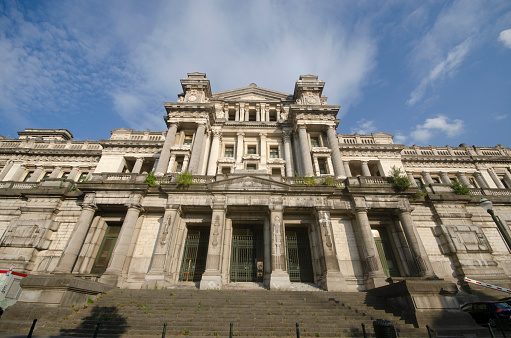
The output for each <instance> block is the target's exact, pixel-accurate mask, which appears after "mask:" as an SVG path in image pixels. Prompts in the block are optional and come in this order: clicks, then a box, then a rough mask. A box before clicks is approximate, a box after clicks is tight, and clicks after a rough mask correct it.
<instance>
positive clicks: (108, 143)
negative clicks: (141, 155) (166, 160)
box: [99, 140, 164, 152]
mask: <svg viewBox="0 0 511 338" xmlns="http://www.w3.org/2000/svg"><path fill="white" fill-rule="evenodd" d="M99 143H100V144H101V146H102V147H103V148H107V147H142V148H147V147H162V146H163V143H164V141H148V140H99ZM100 152H101V151H100Z"/></svg>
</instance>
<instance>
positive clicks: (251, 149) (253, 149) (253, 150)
mask: <svg viewBox="0 0 511 338" xmlns="http://www.w3.org/2000/svg"><path fill="white" fill-rule="evenodd" d="M247 154H248V155H255V154H257V147H256V146H247Z"/></svg>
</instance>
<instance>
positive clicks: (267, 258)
mask: <svg viewBox="0 0 511 338" xmlns="http://www.w3.org/2000/svg"><path fill="white" fill-rule="evenodd" d="M270 217H271V216H270ZM270 223H271V221H270V220H269V219H268V218H266V219H265V220H264V224H263V240H264V258H263V285H264V287H266V288H268V289H269V288H270V280H271V270H272V266H271V261H272V257H271V250H272V248H271V224H270Z"/></svg>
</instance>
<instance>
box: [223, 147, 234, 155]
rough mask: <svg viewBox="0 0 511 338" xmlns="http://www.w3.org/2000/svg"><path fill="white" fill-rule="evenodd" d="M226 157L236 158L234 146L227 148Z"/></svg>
mask: <svg viewBox="0 0 511 338" xmlns="http://www.w3.org/2000/svg"><path fill="white" fill-rule="evenodd" d="M224 157H234V146H225V153H224Z"/></svg>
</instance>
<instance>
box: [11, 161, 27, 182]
mask: <svg viewBox="0 0 511 338" xmlns="http://www.w3.org/2000/svg"><path fill="white" fill-rule="evenodd" d="M25 170H26V169H25V166H24V165H21V166H20V167H19V168H18V169H17V170H16V172H15V173H14V175H12V177H11V181H19V180H20V179H21V177H23V174H24V173H25Z"/></svg>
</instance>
